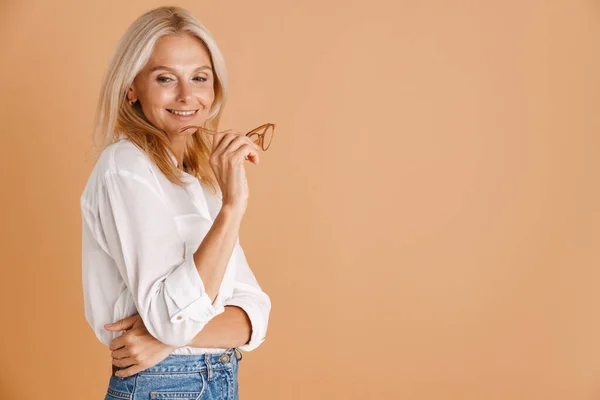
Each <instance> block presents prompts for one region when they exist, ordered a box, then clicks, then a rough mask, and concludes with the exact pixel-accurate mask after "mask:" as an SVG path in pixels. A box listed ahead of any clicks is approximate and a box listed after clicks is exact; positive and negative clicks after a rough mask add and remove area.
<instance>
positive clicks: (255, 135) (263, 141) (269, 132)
mask: <svg viewBox="0 0 600 400" xmlns="http://www.w3.org/2000/svg"><path fill="white" fill-rule="evenodd" d="M189 128H196V129H199V130H201V131H203V132H206V133H208V134H209V135H214V134H215V133H222V132H227V131H213V130H212V129H206V128H203V127H201V126H197V125H188V126H184V127H183V128H181V131H184V130H186V129H189ZM274 134H275V124H270V123H268V124H263V125H261V126H258V127H256V128H254V129H252V130H251V131H250V132H248V133H246V136H247V137H249V138H250V140H252V142H254V143H255V144H256V145H258V146H260V147H261V148H262V149H263V151H267V149H268V148H269V146H270V145H271V142H272V141H273V135H274Z"/></svg>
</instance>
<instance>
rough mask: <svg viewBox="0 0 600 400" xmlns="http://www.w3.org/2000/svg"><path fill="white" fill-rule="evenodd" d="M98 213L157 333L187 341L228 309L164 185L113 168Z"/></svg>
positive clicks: (109, 244)
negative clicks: (208, 283)
mask: <svg viewBox="0 0 600 400" xmlns="http://www.w3.org/2000/svg"><path fill="white" fill-rule="evenodd" d="M98 213H99V215H98V217H99V221H100V224H101V228H102V229H101V231H102V233H103V235H104V242H105V243H106V246H107V248H108V251H109V252H110V256H111V257H112V258H113V259H114V261H115V263H116V266H117V268H118V270H119V273H120V274H121V276H122V278H123V280H124V282H125V284H126V285H127V288H128V289H129V290H130V291H131V294H132V297H133V301H134V302H135V306H136V308H137V311H138V313H139V315H140V317H141V318H142V320H143V322H144V324H145V326H146V328H147V329H148V332H149V333H150V334H151V335H152V336H154V337H155V338H157V339H158V340H160V341H161V342H163V343H166V344H169V345H172V346H177V347H180V346H184V345H186V344H188V343H189V342H190V341H191V340H192V339H193V338H194V336H196V335H197V334H198V332H200V331H201V330H202V329H203V328H204V326H205V325H206V324H207V323H208V322H209V321H210V320H211V319H212V318H213V317H215V316H216V315H218V314H220V313H222V312H223V311H224V310H225V309H224V306H223V304H222V301H221V296H217V297H216V299H215V301H214V303H213V302H212V301H211V299H210V297H209V296H208V295H207V293H206V291H205V288H204V283H203V282H202V279H201V278H200V275H199V273H198V271H197V269H196V265H195V263H194V258H193V254H192V253H188V252H187V251H185V250H186V249H185V242H184V240H183V239H182V238H181V237H180V235H179V232H178V230H177V225H176V222H175V220H174V215H173V211H172V210H171V209H170V208H169V206H168V204H166V203H165V201H164V200H163V197H162V196H161V192H160V188H159V187H158V185H152V183H151V180H149V179H147V177H144V176H140V175H138V174H135V173H132V172H128V171H122V170H119V171H112V170H111V171H108V172H106V174H105V175H104V181H103V186H102V190H101V191H100V195H99V207H98ZM206 223H207V224H208V225H207V226H206V227H205V228H206V231H208V229H210V221H208V220H207V221H206Z"/></svg>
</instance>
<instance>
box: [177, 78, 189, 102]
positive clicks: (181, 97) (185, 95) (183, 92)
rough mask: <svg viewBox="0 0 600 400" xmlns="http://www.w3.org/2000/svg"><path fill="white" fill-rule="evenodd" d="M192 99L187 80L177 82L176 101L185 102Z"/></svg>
mask: <svg viewBox="0 0 600 400" xmlns="http://www.w3.org/2000/svg"><path fill="white" fill-rule="evenodd" d="M191 99H192V87H191V85H190V84H189V83H188V82H185V81H181V83H180V84H179V93H178V94H177V101H179V102H182V103H187V102H188V101H190V100H191Z"/></svg>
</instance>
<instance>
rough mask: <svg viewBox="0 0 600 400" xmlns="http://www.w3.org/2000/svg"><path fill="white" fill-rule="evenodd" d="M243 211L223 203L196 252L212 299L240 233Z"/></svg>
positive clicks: (195, 254)
mask: <svg viewBox="0 0 600 400" xmlns="http://www.w3.org/2000/svg"><path fill="white" fill-rule="evenodd" d="M242 216H243V213H242V212H240V211H239V210H238V209H237V208H235V207H232V206H228V205H223V207H221V211H220V212H219V214H218V215H217V217H216V218H215V220H214V222H213V224H212V226H211V228H210V230H209V231H208V233H207V234H206V236H205V237H204V239H203V240H202V243H201V244H200V246H199V247H198V250H196V252H195V253H194V263H195V264H196V269H197V270H198V273H199V274H200V278H201V279H202V283H203V284H204V289H205V291H206V294H207V295H208V297H210V299H211V301H214V300H215V298H216V297H217V294H218V292H219V288H220V286H221V282H222V281H223V276H224V275H225V270H226V269H227V264H228V263H229V260H230V258H231V254H232V252H233V248H234V246H235V242H236V240H237V237H238V235H239V231H240V225H241V222H242Z"/></svg>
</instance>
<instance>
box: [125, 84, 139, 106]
mask: <svg viewBox="0 0 600 400" xmlns="http://www.w3.org/2000/svg"><path fill="white" fill-rule="evenodd" d="M127 100H128V101H131V102H134V103H135V102H136V101H137V98H136V95H135V90H134V89H133V87H132V86H131V87H129V90H127Z"/></svg>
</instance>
